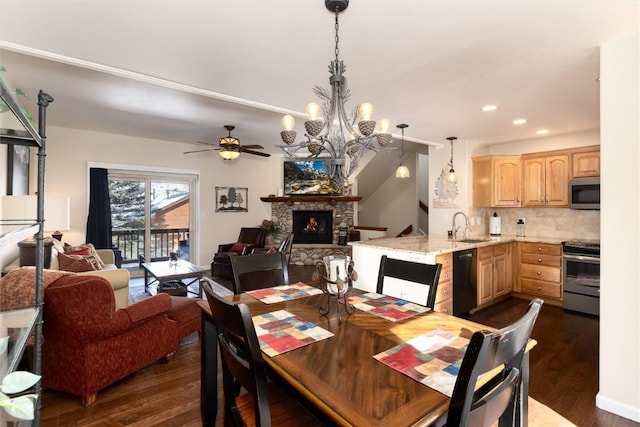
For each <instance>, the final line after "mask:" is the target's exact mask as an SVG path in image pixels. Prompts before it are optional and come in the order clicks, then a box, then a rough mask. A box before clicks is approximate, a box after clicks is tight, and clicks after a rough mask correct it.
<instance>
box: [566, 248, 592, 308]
mask: <svg viewBox="0 0 640 427" xmlns="http://www.w3.org/2000/svg"><path fill="white" fill-rule="evenodd" d="M562 259H563V270H564V284H563V286H564V295H563V301H564V308H565V309H567V310H573V311H579V312H582V313H587V314H593V315H596V316H597V315H599V314H600V242H599V241H596V240H582V241H580V240H570V241H566V242H563V243H562Z"/></svg>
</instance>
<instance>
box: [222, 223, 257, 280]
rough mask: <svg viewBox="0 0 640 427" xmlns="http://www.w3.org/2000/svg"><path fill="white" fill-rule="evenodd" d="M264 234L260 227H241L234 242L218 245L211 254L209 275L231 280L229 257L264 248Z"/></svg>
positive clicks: (231, 272) (231, 271)
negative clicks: (216, 249)
mask: <svg viewBox="0 0 640 427" xmlns="http://www.w3.org/2000/svg"><path fill="white" fill-rule="evenodd" d="M266 235H267V233H266V230H265V229H263V228H261V227H242V228H241V229H240V234H239V235H238V240H237V241H236V242H234V243H224V244H222V245H218V251H217V252H216V253H215V254H214V255H213V262H212V263H211V275H212V276H213V277H220V278H223V279H228V280H233V270H232V269H231V260H230V257H232V256H237V255H247V254H250V253H251V252H252V251H253V250H254V249H255V248H264V240H265V237H266Z"/></svg>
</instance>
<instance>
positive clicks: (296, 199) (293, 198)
mask: <svg viewBox="0 0 640 427" xmlns="http://www.w3.org/2000/svg"><path fill="white" fill-rule="evenodd" d="M260 200H262V201H263V202H270V203H286V204H288V205H289V206H291V205H293V204H294V203H296V202H302V203H304V202H328V203H331V204H333V203H336V202H359V201H360V200H362V197H359V196H281V197H276V196H267V197H260Z"/></svg>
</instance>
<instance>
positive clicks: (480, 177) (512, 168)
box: [472, 156, 522, 207]
mask: <svg viewBox="0 0 640 427" xmlns="http://www.w3.org/2000/svg"><path fill="white" fill-rule="evenodd" d="M472 161H473V206H475V207H488V206H490V207H517V206H520V200H521V197H520V191H521V188H520V177H521V174H522V172H521V160H520V156H483V157H474V158H473V159H472Z"/></svg>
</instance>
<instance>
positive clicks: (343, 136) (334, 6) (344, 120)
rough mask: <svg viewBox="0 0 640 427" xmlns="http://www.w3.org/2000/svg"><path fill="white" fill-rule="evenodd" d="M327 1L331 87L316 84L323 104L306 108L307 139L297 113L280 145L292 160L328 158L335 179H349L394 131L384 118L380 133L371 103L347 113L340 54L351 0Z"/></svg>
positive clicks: (287, 124)
mask: <svg viewBox="0 0 640 427" xmlns="http://www.w3.org/2000/svg"><path fill="white" fill-rule="evenodd" d="M324 3H325V7H326V8H327V9H328V10H329V11H330V12H334V13H335V30H336V32H335V59H334V60H333V61H331V63H330V64H329V73H330V74H331V77H330V78H329V83H330V85H331V90H330V91H329V90H326V89H324V88H322V87H319V86H314V88H313V92H314V93H315V94H316V96H317V97H318V98H320V100H321V105H318V104H316V103H314V102H312V103H310V104H308V105H307V107H306V112H307V117H308V120H307V121H305V122H304V129H305V131H306V133H305V137H306V139H305V140H303V141H301V142H297V143H296V142H295V140H296V131H294V130H293V126H294V124H295V120H294V118H293V116H290V115H286V116H284V117H283V118H282V124H283V126H284V130H283V131H282V132H281V133H280V136H281V137H282V141H283V142H284V143H285V145H280V146H279V147H280V148H282V151H283V152H284V154H285V156H286V157H288V158H290V159H304V158H318V159H324V160H326V162H327V171H328V174H329V176H330V177H331V178H336V179H341V180H347V179H348V178H349V176H351V174H352V173H353V172H355V170H356V169H357V168H358V164H359V161H360V158H361V157H362V156H363V155H364V154H365V153H367V152H369V151H372V152H375V153H378V152H379V151H380V150H381V149H384V148H385V147H386V146H387V145H388V144H389V143H390V142H391V140H392V138H391V134H390V133H388V131H389V125H390V122H389V120H387V119H382V120H380V123H379V132H377V133H375V129H376V121H375V120H372V119H371V117H372V115H373V106H372V105H371V104H369V103H363V104H360V105H358V106H356V107H355V108H354V109H353V110H351V112H350V113H349V114H347V110H346V108H345V102H346V101H347V100H348V99H349V97H350V92H349V89H348V87H347V81H346V78H345V77H344V72H345V71H346V66H345V65H344V62H343V61H341V60H340V59H339V57H338V54H339V48H338V41H339V35H338V32H339V28H340V27H339V24H338V15H339V14H340V12H343V11H344V10H345V9H347V6H349V0H325V2H324Z"/></svg>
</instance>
